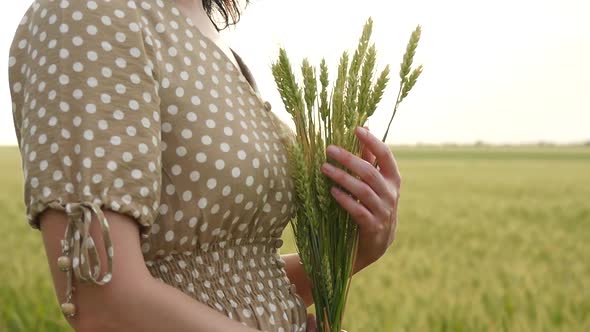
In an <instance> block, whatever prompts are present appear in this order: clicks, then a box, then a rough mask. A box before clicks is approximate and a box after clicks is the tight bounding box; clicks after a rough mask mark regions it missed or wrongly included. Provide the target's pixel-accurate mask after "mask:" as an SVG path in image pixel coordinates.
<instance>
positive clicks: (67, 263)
mask: <svg viewBox="0 0 590 332" xmlns="http://www.w3.org/2000/svg"><path fill="white" fill-rule="evenodd" d="M57 266H58V267H59V269H60V270H61V271H63V272H66V271H69V270H70V268H71V267H72V261H71V260H70V258H69V257H68V256H61V257H59V258H58V259H57Z"/></svg>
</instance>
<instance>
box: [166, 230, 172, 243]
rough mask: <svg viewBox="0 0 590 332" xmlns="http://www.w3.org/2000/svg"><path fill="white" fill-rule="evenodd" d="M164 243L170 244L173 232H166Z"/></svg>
mask: <svg viewBox="0 0 590 332" xmlns="http://www.w3.org/2000/svg"><path fill="white" fill-rule="evenodd" d="M165 238H166V241H168V242H170V241H172V240H173V239H174V232H173V231H168V232H166V235H165Z"/></svg>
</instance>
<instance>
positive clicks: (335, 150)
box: [327, 145, 340, 156]
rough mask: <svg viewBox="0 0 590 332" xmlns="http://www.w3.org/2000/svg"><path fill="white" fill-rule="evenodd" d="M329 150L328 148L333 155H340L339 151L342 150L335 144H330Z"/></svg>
mask: <svg viewBox="0 0 590 332" xmlns="http://www.w3.org/2000/svg"><path fill="white" fill-rule="evenodd" d="M327 150H328V153H329V154H331V155H334V156H336V155H338V153H339V152H340V151H339V150H338V148H337V147H335V146H334V145H328V148H327Z"/></svg>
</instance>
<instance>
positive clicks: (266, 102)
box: [264, 101, 272, 112]
mask: <svg viewBox="0 0 590 332" xmlns="http://www.w3.org/2000/svg"><path fill="white" fill-rule="evenodd" d="M264 108H266V111H267V112H270V110H271V109H272V105H271V104H270V103H269V102H268V101H265V102H264Z"/></svg>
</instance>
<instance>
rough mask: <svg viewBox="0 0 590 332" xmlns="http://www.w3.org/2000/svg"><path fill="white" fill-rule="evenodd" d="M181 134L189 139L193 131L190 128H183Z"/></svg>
mask: <svg viewBox="0 0 590 332" xmlns="http://www.w3.org/2000/svg"><path fill="white" fill-rule="evenodd" d="M181 135H182V137H184V138H185V139H189V138H191V137H193V132H192V131H191V130H190V129H183V130H182V133H181Z"/></svg>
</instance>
